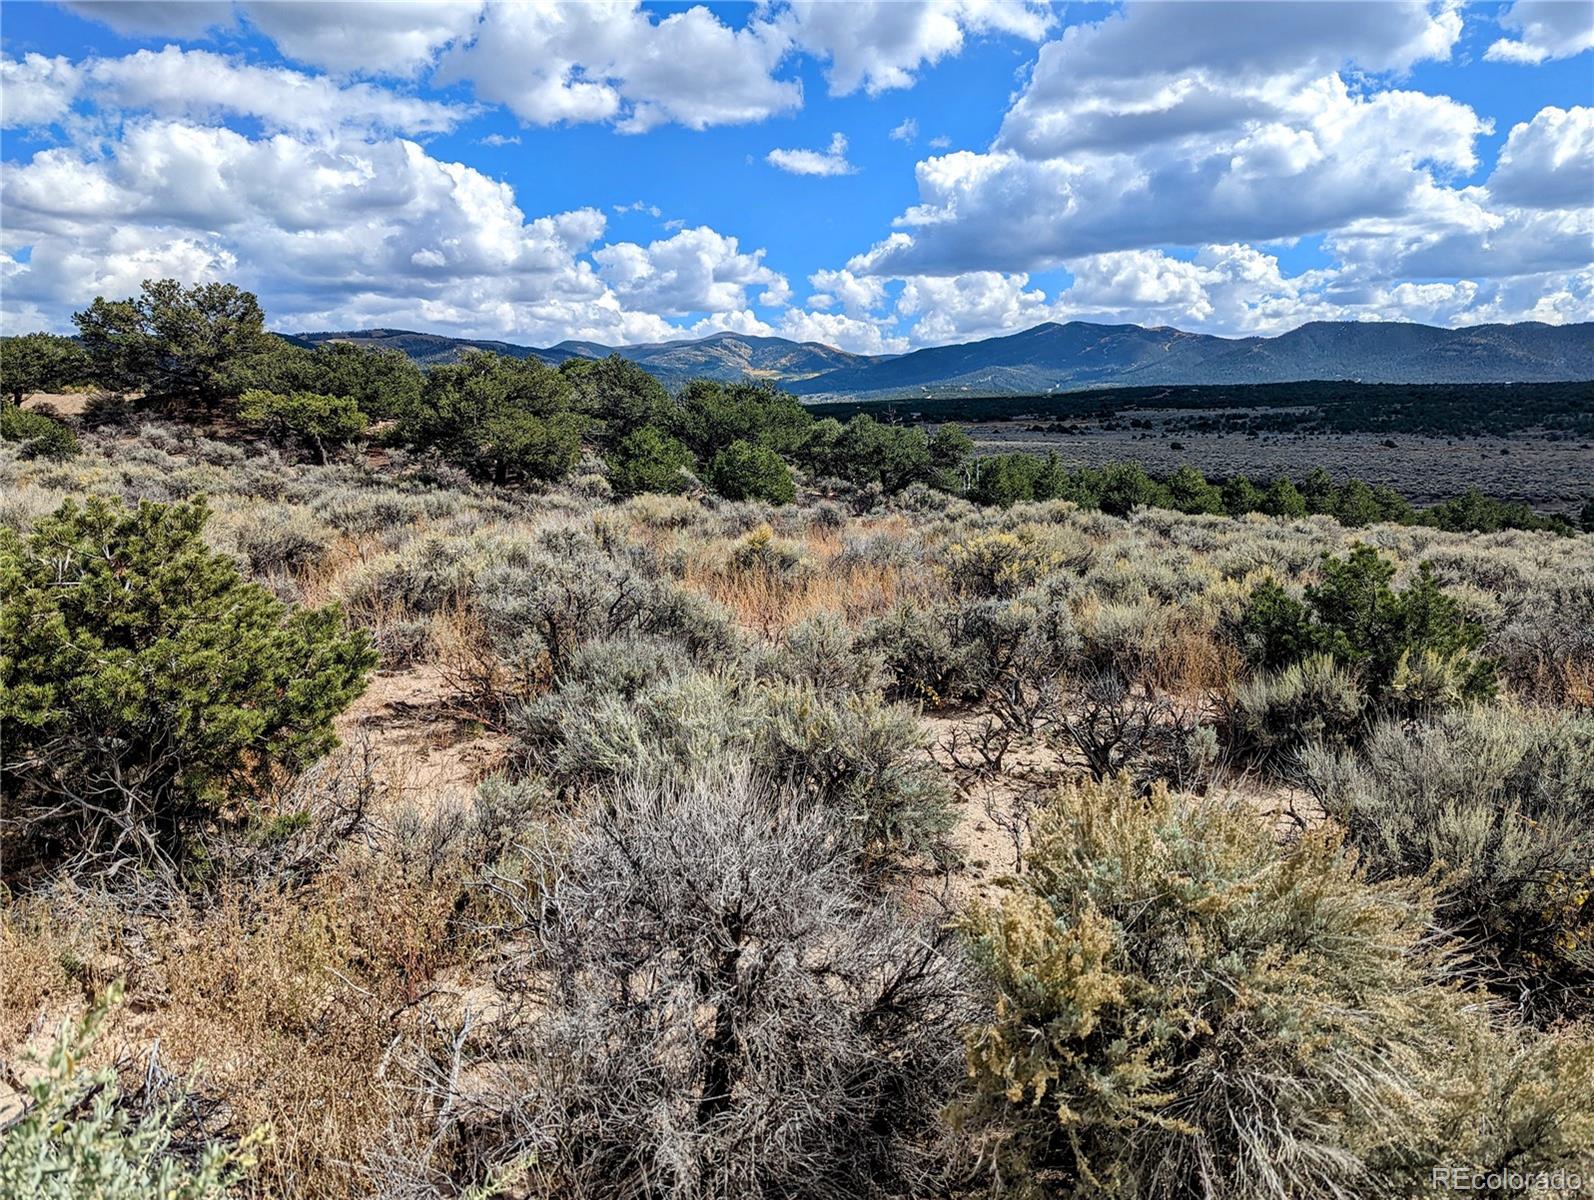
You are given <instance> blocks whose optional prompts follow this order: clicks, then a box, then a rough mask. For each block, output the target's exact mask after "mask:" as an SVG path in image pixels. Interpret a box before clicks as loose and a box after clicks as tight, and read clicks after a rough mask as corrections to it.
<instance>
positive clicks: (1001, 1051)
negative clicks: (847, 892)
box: [959, 779, 1594, 1200]
mask: <svg viewBox="0 0 1594 1200" xmlns="http://www.w3.org/2000/svg"><path fill="white" fill-rule="evenodd" d="M1430 916H1431V913H1430V907H1429V899H1428V897H1427V895H1426V894H1425V892H1424V891H1423V890H1422V888H1421V887H1420V885H1418V884H1417V883H1413V882H1389V883H1372V882H1369V881H1367V880H1366V879H1365V878H1363V877H1362V875H1361V874H1360V873H1359V871H1358V869H1357V867H1356V866H1355V863H1354V859H1353V858H1352V857H1351V856H1348V855H1346V854H1345V853H1344V852H1343V851H1342V850H1341V847H1340V846H1339V844H1338V840H1337V837H1336V835H1335V834H1334V832H1333V831H1332V829H1330V828H1327V827H1324V828H1320V829H1317V830H1315V831H1312V832H1309V833H1307V834H1305V835H1303V836H1301V837H1300V838H1299V839H1298V840H1297V841H1294V842H1292V843H1290V844H1288V845H1284V846H1280V845H1279V844H1278V843H1276V842H1275V840H1274V838H1273V835H1272V833H1271V832H1270V831H1269V830H1268V829H1267V827H1266V825H1265V823H1264V822H1261V821H1259V820H1258V819H1257V817H1256V814H1255V812H1254V811H1251V810H1249V809H1247V808H1244V807H1241V806H1235V805H1231V804H1228V803H1223V802H1218V801H1213V800H1197V799H1193V798H1190V797H1181V796H1175V795H1171V794H1169V793H1168V791H1167V790H1166V789H1165V788H1156V789H1154V790H1153V791H1152V792H1151V794H1150V795H1149V796H1148V797H1145V798H1142V797H1140V796H1138V795H1137V794H1136V791H1135V789H1134V787H1133V785H1132V783H1131V782H1130V781H1129V780H1127V779H1119V780H1117V781H1110V782H1107V783H1103V784H1094V783H1089V784H1085V785H1082V786H1079V787H1074V788H1069V789H1065V790H1064V791H1063V792H1062V793H1061V794H1060V795H1059V796H1058V797H1057V799H1056V801H1055V803H1054V804H1053V805H1052V806H1051V807H1050V808H1049V809H1048V810H1047V811H1046V812H1045V813H1044V814H1043V815H1042V816H1041V817H1040V819H1039V820H1038V821H1037V823H1036V827H1035V832H1034V840H1033V843H1032V845H1031V846H1030V848H1029V851H1028V853H1027V855H1026V860H1025V872H1024V874H1023V875H1021V876H1018V877H1016V878H1013V879H1010V880H1008V881H1007V882H1006V884H1005V885H1004V887H1003V894H1002V896H1001V899H1000V901H999V902H998V903H997V904H996V905H995V906H993V907H982V908H978V909H976V910H975V912H974V913H973V915H972V916H971V917H970V918H969V919H968V922H967V926H968V930H969V933H970V935H971V936H972V938H973V943H974V947H975V954H976V957H977V959H978V961H979V963H980V964H981V966H982V968H983V971H984V976H985V980H986V983H987V986H988V987H989V989H990V993H991V1003H992V1006H993V1007H992V1009H991V1015H990V1016H988V1017H986V1018H984V1019H982V1020H981V1021H979V1022H977V1023H976V1024H975V1026H974V1027H973V1031H972V1033H971V1035H970V1038H969V1067H970V1073H971V1077H972V1081H973V1087H974V1096H973V1097H972V1098H971V1099H968V1100H966V1101H964V1102H963V1103H962V1104H961V1105H960V1106H959V1115H960V1119H961V1120H962V1121H963V1122H964V1123H965V1124H966V1125H967V1126H968V1127H969V1128H970V1129H971V1130H972V1131H973V1132H974V1133H975V1135H976V1136H977V1137H978V1139H979V1140H980V1142H981V1143H982V1145H983V1148H984V1152H985V1153H986V1155H987V1156H988V1157H989V1159H990V1161H991V1162H992V1164H993V1165H994V1167H995V1169H996V1170H997V1172H998V1174H999V1175H1000V1176H1001V1178H1003V1179H1004V1181H1005V1182H1006V1184H1007V1186H1009V1187H1010V1188H1011V1190H1012V1191H1014V1192H1015V1193H1018V1194H1023V1195H1034V1196H1080V1197H1084V1196H1119V1197H1135V1198H1137V1200H1151V1198H1156V1197H1167V1198H1169V1200H1172V1198H1174V1197H1185V1196H1204V1197H1211V1198H1222V1197H1233V1198H1234V1200H1240V1198H1242V1197H1243V1198H1246V1200H1254V1198H1257V1197H1277V1198H1279V1200H1283V1198H1285V1197H1317V1196H1343V1197H1366V1198H1367V1200H1373V1198H1375V1197H1377V1198H1382V1197H1388V1196H1391V1195H1401V1194H1410V1193H1413V1192H1420V1190H1421V1189H1422V1188H1423V1187H1425V1186H1426V1184H1427V1181H1428V1179H1429V1171H1430V1169H1431V1166H1432V1165H1436V1164H1439V1163H1442V1162H1445V1161H1450V1156H1452V1155H1453V1156H1455V1158H1456V1159H1458V1160H1459V1161H1461V1162H1463V1163H1466V1164H1468V1165H1470V1164H1472V1163H1474V1162H1483V1161H1486V1159H1485V1157H1484V1156H1485V1155H1492V1156H1493V1159H1492V1160H1493V1161H1496V1162H1499V1161H1506V1162H1510V1163H1514V1164H1515V1165H1517V1166H1519V1167H1521V1168H1524V1169H1527V1168H1537V1167H1546V1168H1552V1167H1555V1166H1562V1167H1573V1166H1577V1165H1578V1164H1579V1163H1580V1162H1581V1161H1583V1156H1584V1155H1585V1152H1586V1148H1587V1147H1586V1144H1580V1142H1579V1138H1580V1137H1581V1136H1582V1135H1583V1134H1584V1133H1586V1131H1587V1130H1588V1129H1589V1128H1590V1124H1589V1121H1590V1114H1591V1113H1594V1046H1591V1044H1590V1042H1589V1040H1588V1038H1587V1036H1586V1035H1584V1036H1582V1037H1578V1036H1573V1035H1567V1040H1566V1041H1564V1042H1560V1043H1556V1044H1550V1043H1538V1042H1535V1041H1533V1040H1531V1036H1522V1037H1519V1036H1518V1035H1516V1034H1514V1033H1511V1032H1510V1031H1506V1030H1497V1029H1496V1028H1494V1027H1493V1026H1492V1025H1491V1024H1490V1021H1489V1018H1488V1016H1487V1013H1486V1009H1485V1008H1484V1007H1483V1006H1481V1005H1479V1004H1478V1002H1477V997H1475V996H1473V995H1470V994H1468V993H1466V992H1463V991H1460V990H1457V988H1456V987H1454V986H1453V985H1450V984H1447V983H1445V982H1444V977H1445V976H1446V975H1447V974H1448V972H1449V969H1450V968H1449V964H1448V963H1447V961H1446V958H1445V956H1444V953H1443V951H1442V949H1441V948H1440V947H1439V946H1438V945H1437V944H1436V943H1435V942H1434V941H1433V939H1432V938H1431V936H1430ZM1466 1059H1470V1061H1464V1060H1466ZM1508 1065H1509V1069H1508ZM1547 1081H1548V1082H1547ZM1505 1114H1514V1115H1511V1116H1509V1117H1507V1116H1505ZM1497 1121H1498V1122H1499V1123H1495V1122H1497Z"/></svg>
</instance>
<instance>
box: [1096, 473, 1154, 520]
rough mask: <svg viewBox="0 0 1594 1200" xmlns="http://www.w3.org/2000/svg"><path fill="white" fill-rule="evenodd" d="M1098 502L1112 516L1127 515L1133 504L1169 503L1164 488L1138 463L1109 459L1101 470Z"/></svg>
mask: <svg viewBox="0 0 1594 1200" xmlns="http://www.w3.org/2000/svg"><path fill="white" fill-rule="evenodd" d="M1100 497H1101V498H1100V500H1099V502H1098V503H1099V506H1100V508H1101V510H1102V512H1106V513H1111V514H1112V515H1113V516H1115V517H1122V516H1127V515H1128V514H1129V513H1130V512H1132V511H1133V510H1134V509H1136V508H1143V507H1157V508H1167V507H1168V506H1169V499H1170V498H1169V495H1168V491H1167V489H1166V488H1164V487H1163V486H1162V485H1161V484H1159V483H1158V482H1157V481H1156V480H1154V479H1152V478H1151V476H1149V475H1147V474H1146V470H1145V468H1144V467H1142V466H1141V465H1140V464H1139V463H1112V464H1110V465H1108V466H1107V467H1106V468H1105V469H1104V470H1103V471H1102V473H1101V490H1100Z"/></svg>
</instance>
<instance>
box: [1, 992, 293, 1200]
mask: <svg viewBox="0 0 1594 1200" xmlns="http://www.w3.org/2000/svg"><path fill="white" fill-rule="evenodd" d="M121 996H122V989H121V986H120V985H119V984H117V985H112V987H111V988H110V990H109V991H108V992H107V993H106V994H105V996H104V997H103V998H102V999H101V1001H100V1002H99V1003H98V1004H96V1005H95V1006H94V1008H93V1009H91V1010H90V1012H89V1013H88V1015H87V1016H86V1017H85V1018H84V1019H83V1021H82V1022H80V1023H78V1024H77V1025H73V1024H72V1023H71V1022H65V1023H63V1024H62V1026H61V1031H60V1035H59V1037H58V1039H57V1041H56V1044H55V1045H54V1047H53V1048H52V1049H51V1051H50V1055H49V1057H48V1058H47V1059H46V1060H45V1062H44V1063H43V1064H42V1065H43V1068H44V1070H43V1072H42V1073H41V1074H39V1076H38V1077H37V1078H36V1079H34V1080H33V1081H32V1082H30V1083H29V1084H28V1085H27V1087H26V1089H25V1093H24V1103H25V1105H26V1108H25V1109H24V1110H23V1112H22V1113H21V1114H20V1115H19V1116H18V1117H17V1118H16V1120H15V1124H13V1125H11V1126H9V1127H8V1128H7V1129H6V1131H5V1136H4V1137H3V1138H0V1195H4V1196H16V1197H22V1196H28V1197H32V1198H33V1200H146V1198H148V1197H160V1198H161V1200H223V1198H224V1197H226V1196H229V1195H231V1194H233V1188H234V1187H235V1186H237V1185H239V1184H241V1183H243V1182H244V1181H245V1179H246V1178H247V1176H248V1174H249V1171H250V1169H251V1168H252V1167H253V1166H254V1161H255V1160H254V1150H255V1147H256V1146H257V1145H258V1144H259V1143H260V1142H261V1141H262V1140H263V1139H264V1136H265V1131H264V1130H257V1131H256V1132H254V1133H252V1134H250V1135H249V1136H248V1137H246V1138H244V1139H243V1140H242V1141H241V1142H240V1143H238V1144H237V1145H233V1146H229V1145H226V1144H224V1143H222V1142H216V1141H207V1142H205V1143H204V1144H203V1145H202V1146H201V1147H200V1148H199V1149H198V1152H197V1154H195V1155H193V1156H192V1161H189V1160H188V1159H187V1158H185V1157H184V1156H182V1155H179V1154H178V1153H176V1152H175V1147H174V1145H173V1142H174V1136H175V1128H176V1126H177V1123H178V1120H179V1117H180V1115H181V1114H180V1111H179V1109H178V1107H177V1106H176V1105H174V1104H160V1105H157V1106H155V1107H153V1108H152V1109H150V1110H149V1111H147V1112H145V1113H143V1114H142V1115H135V1114H134V1113H133V1112H132V1111H130V1108H129V1103H128V1098H127V1097H125V1096H124V1095H123V1094H122V1090H121V1087H120V1085H119V1084H118V1082H117V1077H116V1072H115V1071H114V1070H111V1069H110V1068H103V1069H101V1070H98V1071H90V1070H87V1069H86V1068H85V1067H84V1066H83V1065H82V1064H83V1060H84V1058H85V1057H86V1055H87V1054H88V1052H89V1050H90V1049H91V1048H92V1046H93V1043H94V1039H95V1035H96V1034H97V1033H98V1031H99V1028H100V1025H101V1024H102V1023H103V1021H104V1019H105V1015H106V1013H107V1011H108V1010H109V1009H110V1008H112V1007H114V1006H116V1005H117V1004H119V1003H120V1001H121Z"/></svg>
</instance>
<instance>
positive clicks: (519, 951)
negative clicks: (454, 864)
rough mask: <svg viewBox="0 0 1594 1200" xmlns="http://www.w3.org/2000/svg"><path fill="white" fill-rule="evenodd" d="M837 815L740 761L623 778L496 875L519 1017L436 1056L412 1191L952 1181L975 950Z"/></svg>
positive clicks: (847, 1192) (411, 1165) (721, 1191)
mask: <svg viewBox="0 0 1594 1200" xmlns="http://www.w3.org/2000/svg"><path fill="white" fill-rule="evenodd" d="M837 833H838V829H837V826H836V825H835V824H834V823H833V822H831V821H830V820H828V819H827V818H826V817H825V815H824V814H822V813H817V812H814V811H812V810H803V809H800V808H796V807H792V806H790V805H789V804H788V803H787V802H786V801H785V800H784V799H782V798H781V797H780V796H779V795H778V794H775V793H767V792H765V791H763V790H761V789H760V788H758V787H756V786H753V785H750V784H749V782H748V779H747V777H746V776H745V775H744V774H739V773H731V774H726V773H724V771H723V768H720V769H718V770H713V771H710V772H708V773H700V774H686V775H679V774H677V775H674V776H669V777H665V778H662V779H659V780H655V781H652V782H649V783H638V782H633V783H632V784H630V785H628V786H625V787H622V788H621V789H620V790H619V791H617V792H616V793H613V794H611V795H610V796H609V797H608V798H607V799H606V802H605V803H603V804H601V805H598V806H596V807H594V808H593V809H592V810H590V812H589V813H587V814H586V815H585V816H584V817H582V818H581V819H580V820H579V821H578V823H577V828H576V832H575V833H574V834H573V836H572V837H571V838H570V839H569V841H568V842H567V843H566V844H565V845H563V846H561V847H558V848H555V849H548V850H544V851H541V852H538V853H533V854H530V855H528V857H527V860H526V861H525V862H524V863H523V864H522V865H521V868H520V870H519V871H518V872H516V873H515V874H513V875H505V876H502V877H500V878H499V879H497V880H495V886H496V888H497V890H498V891H499V892H500V894H501V895H503V896H505V897H506V898H507V903H508V907H509V910H510V917H511V919H510V923H509V924H508V925H507V926H506V927H505V929H504V931H503V932H504V933H505V934H506V935H508V936H507V938H506V940H505V941H503V942H502V945H503V947H504V957H503V959H502V961H501V962H500V963H499V964H498V966H497V969H496V978H497V979H498V980H499V981H500V983H501V986H502V988H503V992H504V996H503V1000H502V1005H503V1009H502V1013H501V1015H500V1016H499V1018H498V1019H497V1020H496V1022H494V1023H493V1024H492V1025H491V1026H490V1027H484V1028H482V1029H481V1030H480V1031H479V1032H478V1031H468V1033H469V1036H466V1037H464V1038H462V1039H461V1040H458V1041H455V1042H453V1043H449V1044H445V1045H443V1046H441V1047H439V1049H441V1050H443V1051H445V1054H444V1055H443V1056H442V1057H436V1056H435V1055H434V1056H433V1057H427V1058H423V1059H422V1060H421V1061H419V1062H417V1063H416V1064H414V1066H413V1068H412V1069H413V1070H414V1071H415V1072H416V1074H417V1078H419V1079H421V1080H424V1081H429V1085H430V1086H429V1087H428V1088H427V1089H425V1090H426V1096H427V1100H426V1107H425V1109H424V1111H423V1112H422V1113H420V1114H418V1119H419V1120H420V1124H419V1125H418V1126H414V1127H406V1128H402V1129H400V1130H398V1131H397V1136H396V1137H395V1139H394V1140H393V1142H391V1143H390V1144H389V1145H388V1146H387V1147H386V1148H385V1149H384V1152H383V1155H382V1159H381V1161H382V1170H383V1172H385V1173H386V1177H387V1178H390V1179H391V1178H396V1179H397V1180H398V1181H399V1183H398V1188H397V1189H396V1190H397V1191H398V1192H399V1193H400V1194H416V1190H417V1188H418V1185H421V1184H423V1183H427V1184H431V1185H432V1186H439V1187H457V1186H459V1184H460V1183H461V1182H462V1180H461V1169H462V1168H463V1170H464V1173H465V1175H466V1176H467V1178H468V1179H469V1181H470V1182H473V1183H474V1182H478V1181H482V1182H486V1181H492V1180H499V1181H503V1186H511V1182H510V1181H512V1186H515V1187H518V1188H520V1189H523V1190H524V1191H526V1192H530V1193H531V1194H536V1195H548V1196H565V1195H571V1196H574V1195H650V1196H654V1195H656V1196H665V1195H690V1196H732V1195H735V1196H783V1195H793V1194H802V1195H809V1196H863V1195H920V1194H926V1193H927V1192H930V1191H939V1190H942V1189H944V1188H945V1187H946V1185H947V1182H948V1179H947V1176H948V1168H949V1166H950V1165H951V1163H952V1162H953V1161H954V1156H951V1155H948V1154H946V1153H938V1151H944V1149H945V1146H944V1144H945V1143H946V1142H947V1141H948V1138H949V1135H948V1133H947V1131H946V1130H945V1129H944V1128H942V1127H941V1126H940V1124H939V1122H938V1114H939V1111H940V1108H941V1107H942V1105H943V1104H944V1103H945V1101H946V1099H947V1098H948V1097H949V1096H950V1095H951V1094H952V1093H953V1092H954V1091H955V1089H956V1087H957V1085H958V1081H959V1079H960V1077H961V1075H962V1070H963V1062H962V1058H963V1056H962V1052H961V1046H960V1045H959V1043H958V1039H957V1033H956V1031H957V1029H958V1028H959V1027H960V1025H961V1023H962V1021H963V1020H964V1019H965V1018H966V1016H967V1014H968V1013H969V1011H970V1009H969V1004H970V996H969V992H968V988H967V985H966V983H965V981H964V978H963V974H962V971H961V969H960V963H959V952H958V950H957V947H956V945H955V943H954V941H953V939H952V938H951V937H950V935H949V932H948V931H947V930H946V929H945V928H937V927H936V925H935V923H934V922H933V921H927V920H922V919H921V920H917V921H916V920H914V919H911V918H909V917H907V916H905V915H904V914H903V913H902V912H901V911H900V909H898V908H897V907H896V906H895V905H894V904H893V903H891V902H890V901H889V900H882V898H881V897H879V896H878V895H877V894H875V893H873V892H872V891H871V890H869V889H868V888H866V887H865V886H864V885H863V883H862V882H861V881H860V879H859V878H858V877H857V876H856V874H855V873H854V871H853V870H852V867H851V865H850V856H849V854H848V852H847V850H846V848H845V845H844V844H843V842H842V840H841V839H840V838H838V836H837ZM550 881H551V882H550ZM465 1080H471V1081H472V1083H471V1085H470V1086H469V1087H468V1088H467V1087H466V1086H465V1085H464V1083H463V1081H465Z"/></svg>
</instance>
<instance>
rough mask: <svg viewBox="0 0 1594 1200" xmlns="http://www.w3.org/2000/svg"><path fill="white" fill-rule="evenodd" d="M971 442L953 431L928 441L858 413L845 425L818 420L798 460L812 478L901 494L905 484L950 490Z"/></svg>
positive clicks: (920, 433)
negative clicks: (832, 480) (876, 487)
mask: <svg viewBox="0 0 1594 1200" xmlns="http://www.w3.org/2000/svg"><path fill="white" fill-rule="evenodd" d="M972 451H973V442H972V440H971V439H970V438H969V437H968V435H967V434H965V433H963V431H962V430H960V429H958V428H957V427H956V426H945V427H943V428H942V429H939V430H937V431H936V433H935V435H934V436H933V437H932V436H930V435H927V434H926V433H925V431H924V430H923V429H922V428H919V427H918V426H899V425H886V424H883V423H881V422H879V421H877V420H875V419H874V418H873V417H871V416H868V415H866V414H859V415H858V416H856V417H854V418H853V419H852V420H850V421H848V422H847V423H846V424H845V425H841V424H839V423H837V422H836V421H818V422H816V423H815V424H814V425H813V426H812V427H810V428H809V430H808V433H807V436H806V437H805V439H804V440H803V444H802V446H801V447H800V448H799V449H798V451H797V455H796V457H797V460H798V462H800V463H801V464H802V466H803V468H804V469H805V470H807V471H808V472H809V473H810V474H811V475H814V476H816V477H819V478H830V479H840V480H844V481H846V482H848V483H851V484H854V485H857V486H865V485H868V484H878V485H879V486H880V487H881V488H882V489H883V490H885V491H887V492H893V493H894V492H900V491H902V490H903V489H904V488H906V487H908V486H909V485H910V484H914V483H928V484H935V485H937V486H941V487H955V486H957V484H958V481H959V476H960V472H961V470H962V467H963V464H964V462H965V460H967V458H968V457H969V455H970V454H971V453H972Z"/></svg>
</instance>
